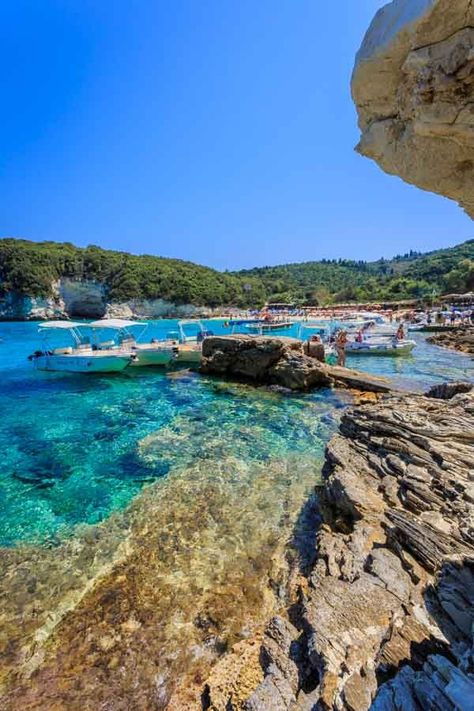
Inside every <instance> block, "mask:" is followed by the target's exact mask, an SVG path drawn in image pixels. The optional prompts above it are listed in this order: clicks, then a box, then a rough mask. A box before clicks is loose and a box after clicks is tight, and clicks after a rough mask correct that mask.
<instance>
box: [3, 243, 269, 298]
mask: <svg viewBox="0 0 474 711" xmlns="http://www.w3.org/2000/svg"><path fill="white" fill-rule="evenodd" d="M59 277H73V278H82V279H92V280H95V281H99V282H101V283H103V284H104V285H105V286H106V288H107V290H108V295H107V298H108V300H109V301H117V302H120V301H127V300H128V299H135V298H137V299H157V298H161V299H167V300H169V301H172V302H174V303H176V304H196V305H205V306H221V305H230V304H234V305H236V306H243V307H244V306H249V305H251V303H254V302H261V303H263V302H264V301H265V295H264V293H263V291H262V286H261V283H260V281H259V280H253V279H250V278H249V279H246V280H245V281H244V280H243V279H242V278H240V277H238V276H235V275H232V274H222V273H221V272H218V271H216V270H214V269H209V268H208V267H202V266H199V265H197V264H193V263H192V262H185V261H181V260H179V259H165V258H162V257H153V256H150V255H141V256H136V255H133V254H128V253H126V252H115V251H111V250H105V249H101V248H100V247H95V246H89V247H86V248H85V249H81V248H79V247H75V246H74V245H72V244H70V243H68V242H65V243H60V242H29V241H27V240H18V239H3V240H0V295H1V294H2V293H3V294H5V293H6V292H8V291H14V292H17V293H19V294H25V295H30V296H48V295H50V293H51V285H52V283H53V282H54V281H56V280H57V279H58V278H59Z"/></svg>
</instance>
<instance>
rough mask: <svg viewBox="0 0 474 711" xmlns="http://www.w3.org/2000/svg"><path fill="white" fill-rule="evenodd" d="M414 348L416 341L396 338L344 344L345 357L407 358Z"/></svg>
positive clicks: (371, 339) (368, 339) (370, 339)
mask: <svg viewBox="0 0 474 711" xmlns="http://www.w3.org/2000/svg"><path fill="white" fill-rule="evenodd" d="M415 346H416V341H409V340H406V339H400V340H397V339H396V338H367V339H365V340H362V341H349V342H348V343H347V344H346V353H347V355H358V356H360V355H368V356H407V355H410V354H411V352H412V350H413V349H414V348H415Z"/></svg>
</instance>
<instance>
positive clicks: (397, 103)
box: [352, 0, 474, 217]
mask: <svg viewBox="0 0 474 711" xmlns="http://www.w3.org/2000/svg"><path fill="white" fill-rule="evenodd" d="M352 94H353V98H354V102H355V104H356V107H357V111H358V115H359V126H360V129H361V134H362V135H361V140H360V143H359V145H358V147H357V150H358V151H359V152H360V153H361V154H362V155H364V156H367V157H369V158H372V159H373V160H375V161H376V162H377V163H378V164H379V165H380V167H381V168H382V169H383V170H385V171H386V172H387V173H391V174H394V175H399V176H400V177H401V178H403V180H406V181H407V182H408V183H412V184H414V185H417V186H418V187H420V188H423V189H424V190H430V191H432V192H435V193H439V194H441V195H445V196H447V197H449V198H452V199H453V200H456V201H457V202H459V203H460V205H462V207H463V208H464V209H465V210H466V211H467V212H468V214H469V215H471V217H472V216H474V4H473V3H472V1H471V0H393V2H391V3H389V4H388V5H386V6H385V7H383V8H382V9H381V10H379V12H378V13H377V15H376V16H375V18H374V20H373V22H372V24H371V26H370V28H369V30H368V32H367V34H366V36H365V39H364V41H363V44H362V46H361V48H360V50H359V53H358V55H357V58H356V65H355V69H354V74H353V79H352Z"/></svg>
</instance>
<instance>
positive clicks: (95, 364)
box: [28, 321, 134, 373]
mask: <svg viewBox="0 0 474 711" xmlns="http://www.w3.org/2000/svg"><path fill="white" fill-rule="evenodd" d="M83 325H84V324H81V323H75V322H74V321H46V322H45V323H40V325H39V332H40V333H41V334H42V336H43V348H42V349H41V350H38V351H35V353H32V354H31V355H30V356H28V359H29V360H31V361H32V363H33V365H34V366H35V368H37V369H38V370H51V371H62V372H67V373H118V372H120V371H122V370H125V368H127V367H128V366H129V365H130V364H131V363H132V361H133V358H134V357H133V356H132V355H131V354H130V353H128V354H127V353H123V352H117V351H114V350H110V349H107V350H102V351H98V350H94V349H93V347H92V345H91V344H90V343H88V342H85V341H84V339H83V337H82V336H81V332H80V330H79V329H80V328H81V327H82V326H83ZM54 330H56V331H57V332H60V331H63V332H67V333H68V335H69V337H70V339H71V340H72V342H73V345H72V346H66V347H56V348H52V347H50V344H49V342H48V336H50V335H51V332H52V331H54Z"/></svg>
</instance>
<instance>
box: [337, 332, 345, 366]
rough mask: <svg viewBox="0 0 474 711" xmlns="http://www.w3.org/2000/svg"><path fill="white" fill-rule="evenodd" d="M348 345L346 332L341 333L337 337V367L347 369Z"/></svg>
mask: <svg viewBox="0 0 474 711" xmlns="http://www.w3.org/2000/svg"><path fill="white" fill-rule="evenodd" d="M346 345H347V333H346V331H339V333H338V334H337V337H336V353H337V365H340V366H341V367H342V368H345V367H346Z"/></svg>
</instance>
